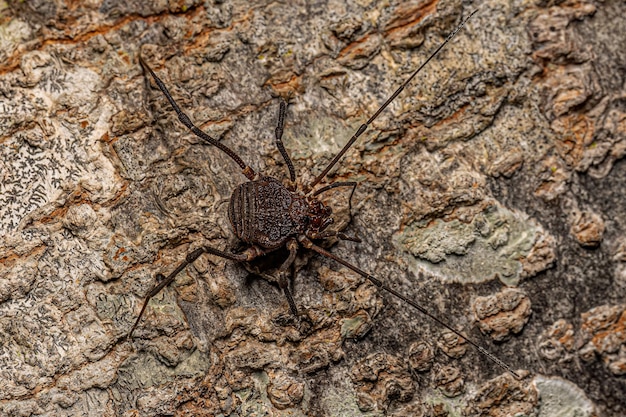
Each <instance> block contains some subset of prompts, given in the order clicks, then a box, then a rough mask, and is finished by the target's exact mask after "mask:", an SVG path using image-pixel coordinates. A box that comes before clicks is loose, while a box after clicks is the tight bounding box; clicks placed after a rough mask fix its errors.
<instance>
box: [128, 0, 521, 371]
mask: <svg viewBox="0 0 626 417" xmlns="http://www.w3.org/2000/svg"><path fill="white" fill-rule="evenodd" d="M476 12H477V10H475V11H473V12H472V13H471V14H470V15H469V16H468V17H467V18H466V19H465V20H464V21H463V22H461V24H460V25H459V26H458V27H457V28H456V29H455V30H454V31H453V32H452V33H451V34H450V35H449V36H448V37H447V38H446V40H445V41H444V42H443V43H442V44H441V45H440V46H439V47H438V48H437V49H436V50H435V52H433V53H432V54H431V55H430V57H429V58H428V59H427V60H426V61H425V62H424V63H423V64H422V65H421V66H420V67H419V68H418V69H417V70H415V71H414V72H413V73H412V74H411V76H410V77H409V78H408V79H407V80H406V81H405V82H404V83H403V84H402V85H401V86H400V88H398V89H397V90H396V91H395V92H394V93H393V94H392V95H391V96H390V97H389V99H387V101H386V102H385V103H384V104H383V105H382V106H381V107H380V108H379V109H378V110H377V111H376V113H374V115H373V116H372V117H370V118H369V120H368V121H367V122H366V123H364V124H362V125H361V126H360V127H359V129H358V130H357V131H356V133H355V134H354V135H353V136H352V138H350V140H349V141H348V143H347V144H346V145H345V146H344V147H343V149H342V150H341V151H340V152H339V153H338V154H337V155H336V156H335V157H334V158H333V160H332V161H331V162H330V163H329V164H328V166H327V167H326V168H325V169H324V170H323V171H322V172H321V173H320V174H319V175H318V176H317V177H316V178H315V179H314V180H313V182H312V183H311V184H309V185H308V186H307V187H306V188H305V189H304V190H296V189H295V187H289V188H288V187H286V186H284V185H283V184H282V182H280V181H279V180H277V179H275V178H273V177H268V176H264V175H261V174H257V173H255V172H254V170H253V169H252V168H251V167H250V166H249V165H247V164H246V163H245V162H244V161H243V160H242V159H241V158H240V157H239V155H237V154H236V153H235V152H234V151H233V150H231V149H230V148H228V147H227V146H226V145H224V144H222V143H221V142H219V141H217V140H216V139H214V138H212V137H211V136H209V135H207V134H206V133H204V132H203V131H201V130H200V129H199V128H198V127H196V126H195V125H194V124H193V123H192V122H191V120H190V119H189V117H188V116H187V115H186V114H185V113H184V112H183V111H182V110H181V109H180V108H179V107H178V105H177V104H176V102H175V101H174V99H173V98H172V96H171V95H170V93H169V91H168V90H167V88H166V87H165V85H164V84H163V82H162V81H161V79H160V78H159V77H158V76H157V75H156V74H155V73H154V71H153V70H152V69H151V68H150V67H149V66H148V65H147V64H146V63H145V62H144V61H143V60H142V59H141V57H140V58H139V61H140V63H141V65H142V66H143V68H145V70H147V71H148V72H149V73H150V75H151V76H152V78H153V79H154V81H155V82H156V84H157V86H158V87H159V89H160V90H161V91H162V92H163V94H164V95H165V97H166V98H167V100H168V101H169V102H170V104H171V106H172V107H173V109H174V111H175V112H176V114H177V115H178V119H179V120H180V121H181V122H182V123H183V124H184V125H185V126H187V127H188V128H189V129H190V130H191V131H192V132H193V133H194V134H195V135H196V136H198V137H199V138H201V139H202V140H204V141H205V142H207V143H208V144H210V145H213V146H216V147H218V148H219V149H220V150H222V151H223V152H224V153H226V154H227V155H228V156H229V157H230V158H231V159H233V160H234V161H235V162H236V163H237V164H238V165H239V166H240V167H241V169H242V172H243V174H244V175H245V176H246V178H248V180H249V181H248V182H244V183H243V184H240V185H239V186H237V188H235V190H234V191H233V193H232V195H231V198H230V204H229V207H228V217H229V219H230V223H231V225H232V227H233V230H234V232H235V235H236V236H237V237H238V238H239V239H240V240H242V241H243V242H245V243H247V244H249V245H250V246H249V247H248V248H247V249H246V250H244V251H243V252H242V253H229V252H224V251H222V250H219V249H215V248H213V247H210V246H204V247H202V248H199V249H196V250H195V251H193V252H191V253H190V254H188V255H187V257H186V258H185V260H184V261H183V262H181V263H180V265H178V266H177V267H176V268H175V269H174V271H172V272H171V273H170V274H169V275H168V276H167V277H164V276H163V275H161V274H158V275H157V278H158V279H159V281H160V282H159V284H158V285H156V286H155V287H154V288H153V289H152V290H151V291H150V292H149V293H148V295H146V298H145V301H144V304H143V306H142V308H141V311H140V313H139V316H138V317H137V321H136V322H135V324H134V325H133V327H132V328H131V331H130V333H129V336H131V335H132V333H133V331H134V330H135V328H136V327H137V325H138V324H139V322H140V321H141V317H142V316H143V313H144V311H145V310H146V307H147V305H148V302H149V301H150V298H152V297H153V296H155V295H156V294H158V293H159V292H160V291H161V290H162V289H163V288H164V287H166V286H168V285H169V284H171V283H172V281H174V279H175V277H176V275H178V273H180V272H181V271H182V270H183V269H184V268H185V267H186V266H187V265H189V264H190V263H192V262H194V261H195V260H196V259H197V258H198V257H199V256H200V255H202V254H203V253H209V254H212V255H216V256H219V257H222V258H226V259H230V260H233V261H239V262H247V261H251V260H254V259H256V258H258V257H260V256H263V255H266V254H267V253H270V252H272V251H275V250H277V249H279V248H282V247H286V248H287V250H288V251H289V256H288V257H287V259H286V260H285V261H284V262H283V263H282V265H281V266H280V267H279V268H278V284H279V286H280V288H281V289H282V291H283V292H284V294H285V296H286V297H287V301H288V303H289V308H290V310H291V312H292V313H293V314H294V315H295V316H296V317H297V316H298V309H297V307H296V304H295V302H294V300H293V297H292V296H291V292H290V291H289V277H288V273H287V272H288V271H289V270H290V267H291V265H292V264H293V262H294V260H295V258H296V254H297V251H298V248H299V247H300V246H302V247H304V248H306V249H309V250H312V251H314V252H316V253H318V254H320V255H323V256H325V257H327V258H330V259H332V260H334V261H336V262H338V263H340V264H342V265H343V266H345V267H347V268H348V269H350V270H352V271H354V272H356V273H357V274H359V275H361V276H362V277H364V278H366V279H368V280H369V281H370V282H372V283H373V284H374V285H376V286H377V287H378V288H380V289H382V290H384V291H386V292H388V293H390V294H392V295H394V296H395V297H397V298H399V299H400V300H402V301H404V302H406V303H407V304H409V305H411V306H412V307H414V308H415V309H417V310H419V311H420V312H421V313H423V314H425V315H427V316H428V317H430V318H431V319H433V320H434V321H436V322H437V323H439V324H440V325H441V326H443V327H445V328H447V329H448V330H450V331H451V332H453V333H454V334H456V335H457V336H459V337H460V338H462V339H463V340H465V341H467V342H468V343H469V344H471V345H472V346H474V348H476V349H477V350H478V351H479V352H480V353H481V354H483V355H484V356H485V357H487V358H488V359H489V360H491V361H493V362H494V363H496V364H497V365H498V366H500V367H502V368H503V369H505V370H507V371H508V372H510V373H511V374H512V375H513V376H515V377H516V378H519V375H518V374H517V373H515V372H514V371H513V370H512V369H511V367H509V366H508V365H507V364H505V363H504V362H502V361H501V360H500V359H498V358H497V357H495V356H494V355H492V354H491V353H489V352H488V351H486V350H485V349H484V348H482V347H481V346H480V345H478V344H477V343H476V342H474V341H472V340H470V339H468V338H467V337H466V336H464V335H462V334H461V333H460V332H459V331H457V330H455V329H453V328H452V327H451V326H449V325H448V324H447V323H445V322H444V321H442V320H441V319H439V318H438V317H436V316H434V315H433V314H431V313H430V312H428V311H427V310H426V309H425V308H423V307H422V306H420V305H418V304H417V303H415V302H414V301H412V300H410V299H408V298H407V297H405V296H404V295H402V294H400V293H398V292H397V291H396V290H394V289H393V288H391V287H388V286H387V285H385V284H383V282H382V281H380V280H379V279H378V278H376V277H374V276H373V275H370V274H368V273H367V272H365V271H363V270H362V269H360V268H359V267H357V266H355V265H353V264H351V263H349V262H348V261H346V260H344V259H341V258H339V257H337V256H336V255H333V254H332V253H330V252H328V251H327V250H325V249H323V248H322V247H320V246H318V245H316V244H315V243H314V241H315V240H319V239H324V238H329V237H338V238H340V239H344V240H353V241H357V242H358V241H359V239H356V238H352V237H349V236H346V235H345V234H343V233H341V232H334V231H330V230H328V226H330V225H331V224H332V223H333V218H332V209H331V208H330V207H328V206H326V205H324V203H323V202H321V201H320V200H319V199H318V198H317V196H318V195H320V194H321V193H323V192H325V191H328V190H330V189H333V188H337V187H352V193H354V189H355V187H356V182H336V183H333V184H330V185H327V186H325V187H321V188H319V189H317V190H315V191H313V188H314V187H315V186H317V185H318V184H319V183H320V182H321V181H322V180H323V179H324V177H326V174H328V172H329V171H330V170H331V168H332V167H333V166H334V165H335V164H336V163H337V162H338V161H339V160H340V159H341V157H342V156H343V155H344V154H345V153H346V151H347V150H348V149H349V148H350V147H351V146H352V145H353V144H354V142H355V141H356V140H357V138H358V137H359V136H361V134H363V132H365V130H367V128H368V127H369V125H370V124H371V123H372V122H373V121H374V120H375V119H376V118H377V117H378V116H379V114H380V113H381V112H382V111H383V110H385V108H387V106H388V105H389V104H390V103H391V102H392V101H393V100H394V99H395V98H396V97H397V96H398V95H399V94H400V92H401V91H402V90H403V89H404V88H405V87H406V86H407V85H408V83H409V82H410V81H411V80H412V79H413V78H414V77H415V76H416V75H417V73H418V72H420V70H421V69H422V68H424V66H425V65H426V64H427V63H428V62H429V61H430V60H431V59H432V58H433V57H435V55H437V53H439V51H440V50H441V49H442V48H443V47H444V46H445V45H446V44H447V43H448V42H449V41H450V40H451V39H452V38H453V37H454V36H455V35H456V34H457V32H458V31H459V30H460V29H461V28H462V27H463V25H464V24H465V23H466V22H467V20H468V19H469V18H470V17H472V16H473V15H474V14H475V13H476ZM285 110H286V104H285V102H284V101H281V103H280V110H279V113H278V126H277V127H276V131H275V134H276V146H277V147H278V150H279V151H280V153H281V155H282V156H283V158H284V160H285V162H286V164H287V167H288V169H289V176H290V179H291V183H292V184H293V183H295V179H296V174H295V169H294V166H293V163H292V162H291V159H290V158H289V155H288V154H287V151H286V150H285V147H284V145H283V142H282V135H283V125H284V120H285ZM351 198H352V194H350V199H351Z"/></svg>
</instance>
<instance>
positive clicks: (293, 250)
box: [278, 239, 298, 317]
mask: <svg viewBox="0 0 626 417" xmlns="http://www.w3.org/2000/svg"><path fill="white" fill-rule="evenodd" d="M287 249H289V257H288V258H287V259H286V260H285V262H283V264H282V265H281V266H280V268H278V285H279V286H280V288H282V290H283V292H284V293H285V297H287V302H288V303H289V309H290V310H291V313H292V314H293V315H294V316H295V317H298V308H297V307H296V303H295V301H293V297H292V295H291V291H289V279H288V278H287V273H288V271H290V270H291V265H293V261H294V260H295V259H296V255H297V253H298V242H297V241H296V239H290V240H289V241H287Z"/></svg>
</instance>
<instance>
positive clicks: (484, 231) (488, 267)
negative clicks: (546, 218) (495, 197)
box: [394, 203, 538, 285]
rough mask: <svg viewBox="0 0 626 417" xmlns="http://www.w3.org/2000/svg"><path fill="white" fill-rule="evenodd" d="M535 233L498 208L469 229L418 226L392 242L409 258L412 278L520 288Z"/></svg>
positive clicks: (524, 220) (515, 215) (441, 224)
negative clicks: (424, 273) (423, 275)
mask: <svg viewBox="0 0 626 417" xmlns="http://www.w3.org/2000/svg"><path fill="white" fill-rule="evenodd" d="M537 231H538V226H537V225H536V224H534V223H533V222H531V221H530V220H529V219H527V218H526V217H524V216H523V215H521V214H519V213H516V212H514V211H511V210H508V209H506V208H504V207H502V206H500V205H498V204H495V203H494V204H492V205H490V206H489V207H487V208H486V209H485V210H483V211H482V212H481V213H479V214H478V215H476V216H475V217H474V219H473V220H472V221H471V222H470V223H463V222H461V221H459V220H452V221H449V222H445V221H442V220H435V221H434V222H430V223H428V224H426V223H424V222H415V223H413V224H410V225H408V226H407V227H405V228H404V230H403V231H402V232H401V233H398V234H397V235H396V236H395V238H394V242H395V244H396V246H397V247H399V248H400V249H402V250H403V251H405V252H407V253H409V254H410V255H411V257H410V259H409V261H410V262H409V264H410V266H411V269H412V270H413V271H414V272H416V271H418V270H421V269H426V270H428V271H430V272H432V273H434V274H436V275H440V276H442V277H444V278H445V279H446V280H448V281H454V282H483V281H489V280H491V279H493V278H495V277H497V278H499V279H500V280H501V281H502V282H503V283H505V284H506V285H517V283H518V282H519V279H520V273H521V270H522V264H521V259H523V258H525V257H526V256H527V255H528V253H529V252H530V250H531V249H532V247H533V244H534V242H535V236H536V232H537Z"/></svg>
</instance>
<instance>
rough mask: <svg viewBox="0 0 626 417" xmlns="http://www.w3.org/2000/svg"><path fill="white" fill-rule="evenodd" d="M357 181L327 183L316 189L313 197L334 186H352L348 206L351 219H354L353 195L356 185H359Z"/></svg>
mask: <svg viewBox="0 0 626 417" xmlns="http://www.w3.org/2000/svg"><path fill="white" fill-rule="evenodd" d="M357 184H358V183H357V182H356V181H339V182H334V183H332V184H330V185H327V186H325V187H322V188H320V189H319V190H316V191H315V192H314V193H313V197H315V196H317V195H320V194H322V193H325V192H326V191H328V190H332V189H333V188H338V187H352V191H350V198H348V207H349V209H350V221H352V196H353V195H354V191H355V190H356V186H357Z"/></svg>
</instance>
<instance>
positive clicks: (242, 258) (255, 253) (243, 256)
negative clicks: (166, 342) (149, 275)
mask: <svg viewBox="0 0 626 417" xmlns="http://www.w3.org/2000/svg"><path fill="white" fill-rule="evenodd" d="M296 246H297V244H296ZM203 253H210V254H211V255H215V256H219V257H221V258H225V259H230V260H231V261H238V262H247V261H251V260H253V259H255V258H258V257H259V256H261V255H264V254H265V252H264V251H263V250H262V249H261V248H259V247H257V246H251V247H249V248H248V249H246V250H245V251H243V252H242V253H238V254H234V253H228V252H224V251H221V250H219V249H215V248H212V247H210V246H204V247H202V248H199V249H196V250H195V251H193V252H191V253H190V254H188V255H187V256H186V257H185V260H184V261H183V262H181V263H180V264H179V265H178V266H177V267H176V269H174V270H173V271H172V272H171V273H170V274H169V275H168V276H167V277H165V276H163V274H157V279H158V280H159V283H158V284H157V285H155V286H154V288H152V289H151V290H150V292H149V293H148V295H146V298H145V299H144V302H143V307H141V311H140V312H139V317H137V321H135V324H133V327H132V328H131V329H130V332H129V333H128V337H129V338H130V337H131V336H132V335H133V332H134V331H135V328H136V327H137V325H138V324H139V322H140V321H141V317H142V316H143V313H144V312H145V311H146V307H147V306H148V302H149V301H150V299H151V298H152V297H154V296H155V295H157V294H158V293H160V292H161V290H162V289H163V288H165V287H167V286H168V285H170V284H171V283H172V282H173V281H174V279H176V275H178V274H179V273H180V272H181V271H182V270H183V269H185V268H186V267H187V265H189V264H190V263H192V262H193V261H195V260H196V259H198V258H199V257H200V255H202V254H203ZM292 262H293V261H292Z"/></svg>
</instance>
